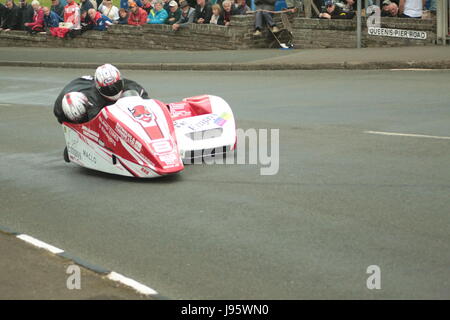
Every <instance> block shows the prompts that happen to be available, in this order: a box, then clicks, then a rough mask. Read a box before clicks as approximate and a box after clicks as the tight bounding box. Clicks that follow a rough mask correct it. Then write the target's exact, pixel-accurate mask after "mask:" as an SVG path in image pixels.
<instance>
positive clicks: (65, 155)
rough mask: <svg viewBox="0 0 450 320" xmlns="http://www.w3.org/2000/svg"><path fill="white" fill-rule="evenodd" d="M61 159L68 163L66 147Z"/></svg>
mask: <svg viewBox="0 0 450 320" xmlns="http://www.w3.org/2000/svg"><path fill="white" fill-rule="evenodd" d="M63 157H64V161H65V162H70V159H69V152H68V151H67V147H65V148H64V152H63Z"/></svg>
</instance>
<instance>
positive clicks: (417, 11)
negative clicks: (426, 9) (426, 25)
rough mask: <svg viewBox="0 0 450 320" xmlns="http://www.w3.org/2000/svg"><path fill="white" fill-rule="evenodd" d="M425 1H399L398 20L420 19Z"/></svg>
mask: <svg viewBox="0 0 450 320" xmlns="http://www.w3.org/2000/svg"><path fill="white" fill-rule="evenodd" d="M424 4H425V0H400V3H399V10H400V15H399V17H400V18H418V19H420V18H422V13H423V11H422V10H423V6H424Z"/></svg>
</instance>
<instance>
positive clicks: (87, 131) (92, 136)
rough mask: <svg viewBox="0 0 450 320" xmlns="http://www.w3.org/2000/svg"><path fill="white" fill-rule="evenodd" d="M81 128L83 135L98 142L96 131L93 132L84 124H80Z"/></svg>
mask: <svg viewBox="0 0 450 320" xmlns="http://www.w3.org/2000/svg"><path fill="white" fill-rule="evenodd" d="M81 129H82V130H83V135H85V136H86V137H88V138H90V139H92V140H94V141H96V142H98V137H99V134H98V132H95V131H93V130H91V129H89V128H88V127H86V126H82V127H81Z"/></svg>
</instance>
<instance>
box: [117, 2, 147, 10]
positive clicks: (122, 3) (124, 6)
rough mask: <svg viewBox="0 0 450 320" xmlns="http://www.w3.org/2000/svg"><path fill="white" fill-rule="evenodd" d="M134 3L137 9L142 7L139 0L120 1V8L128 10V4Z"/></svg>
mask: <svg viewBox="0 0 450 320" xmlns="http://www.w3.org/2000/svg"><path fill="white" fill-rule="evenodd" d="M131 3H135V4H136V5H137V6H138V7H142V2H141V0H120V8H123V9H126V10H128V9H130V4H131Z"/></svg>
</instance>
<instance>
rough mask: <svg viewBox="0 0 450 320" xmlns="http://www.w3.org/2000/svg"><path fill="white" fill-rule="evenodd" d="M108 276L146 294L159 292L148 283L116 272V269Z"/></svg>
mask: <svg viewBox="0 0 450 320" xmlns="http://www.w3.org/2000/svg"><path fill="white" fill-rule="evenodd" d="M107 278H108V279H110V280H113V281H117V282H120V283H122V284H124V285H126V286H128V287H131V288H133V289H134V290H136V291H137V292H139V293H141V294H144V295H155V294H158V292H156V291H155V290H153V289H152V288H149V287H147V286H146V285H143V284H141V283H139V282H137V281H135V280H133V279H130V278H127V277H125V276H123V275H121V274H119V273H117V272H114V271H112V272H111V273H110V274H108V276H107Z"/></svg>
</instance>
